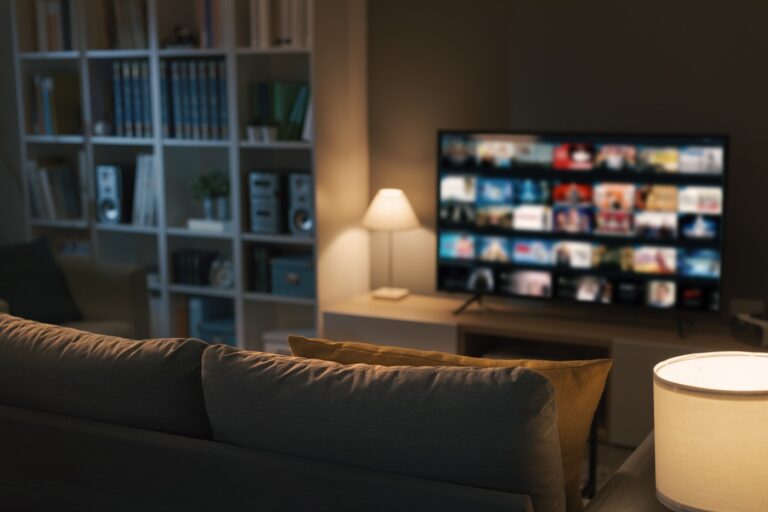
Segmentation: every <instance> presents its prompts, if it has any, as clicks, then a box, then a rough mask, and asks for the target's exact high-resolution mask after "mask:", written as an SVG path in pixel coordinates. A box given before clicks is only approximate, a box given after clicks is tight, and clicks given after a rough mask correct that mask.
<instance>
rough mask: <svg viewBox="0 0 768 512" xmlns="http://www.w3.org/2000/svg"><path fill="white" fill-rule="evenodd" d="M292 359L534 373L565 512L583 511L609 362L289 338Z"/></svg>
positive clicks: (299, 337) (603, 360)
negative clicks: (559, 470)
mask: <svg viewBox="0 0 768 512" xmlns="http://www.w3.org/2000/svg"><path fill="white" fill-rule="evenodd" d="M288 343H289V344H290V346H291V352H292V353H293V355H295V356H299V357H306V358H310V359H322V360H325V361H335V362H337V363H342V364H356V363H364V364H378V365H381V366H475V367H498V366H502V367H504V366H522V367H525V368H530V369H532V370H536V371H538V372H539V373H541V374H543V375H544V376H546V377H547V378H549V380H550V381H551V382H552V385H553V386H554V388H555V397H556V400H557V409H558V422H557V424H558V430H559V432H560V450H561V454H562V458H563V472H564V475H565V494H566V500H567V510H568V512H573V511H578V510H581V509H582V501H581V478H580V474H581V461H582V459H583V457H584V449H585V447H586V444H587V439H588V438H589V428H590V425H591V423H592V418H593V416H594V414H595V410H596V409H597V405H598V403H599V402H600V397H601V396H602V394H603V389H604V388H605V381H606V378H607V377H608V372H609V371H610V370H611V365H612V364H613V363H612V362H611V360H609V359H594V360H584V361H542V360H534V359H485V358H480V357H468V356H460V355H456V354H447V353H443V352H428V351H425V350H415V349H410V348H401V347H388V346H385V345H374V344H370V343H356V342H351V341H345V342H335V341H327V340H321V339H314V338H303V337H301V336H290V337H289V338H288Z"/></svg>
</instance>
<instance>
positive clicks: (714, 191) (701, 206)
mask: <svg viewBox="0 0 768 512" xmlns="http://www.w3.org/2000/svg"><path fill="white" fill-rule="evenodd" d="M678 211H679V212H680V213H706V214H710V215H720V214H721V213H722V212H723V189H721V188H720V187H681V188H680V193H679V194H678Z"/></svg>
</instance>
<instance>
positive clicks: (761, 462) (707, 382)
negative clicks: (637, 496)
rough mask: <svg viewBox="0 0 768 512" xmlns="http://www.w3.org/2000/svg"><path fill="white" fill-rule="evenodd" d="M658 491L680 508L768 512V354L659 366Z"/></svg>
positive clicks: (716, 355) (709, 356)
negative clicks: (764, 511)
mask: <svg viewBox="0 0 768 512" xmlns="http://www.w3.org/2000/svg"><path fill="white" fill-rule="evenodd" d="M653 417H654V429H655V433H654V438H655V445H656V496H657V497H658V498H659V501H661V502H662V503H663V504H665V505H666V506H667V507H669V508H671V509H673V510H681V511H702V510H727V511H733V512H738V511H747V510H750V511H752V510H768V483H767V480H766V479H767V478H768V354H763V353H751V352H709V353H703V354H691V355H687V356H681V357H675V358H672V359H669V360H667V361H664V362H661V363H659V364H657V365H656V367H654V369H653Z"/></svg>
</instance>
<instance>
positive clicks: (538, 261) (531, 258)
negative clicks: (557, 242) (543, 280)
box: [512, 238, 554, 266]
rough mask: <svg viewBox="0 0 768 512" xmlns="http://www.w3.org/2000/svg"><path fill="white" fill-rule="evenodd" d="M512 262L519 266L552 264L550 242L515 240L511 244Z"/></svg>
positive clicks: (552, 256)
mask: <svg viewBox="0 0 768 512" xmlns="http://www.w3.org/2000/svg"><path fill="white" fill-rule="evenodd" d="M512 261H514V262H515V263H518V264H521V265H544V266H551V265H552V264H554V253H553V252H552V242H548V241H546V240H527V239H521V238H516V239H515V240H514V241H513V242H512Z"/></svg>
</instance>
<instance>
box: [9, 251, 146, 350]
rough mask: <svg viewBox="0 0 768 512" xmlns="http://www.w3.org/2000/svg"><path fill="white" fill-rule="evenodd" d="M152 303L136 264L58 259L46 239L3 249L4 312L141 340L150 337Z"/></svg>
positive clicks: (143, 274) (65, 257) (144, 278)
mask: <svg viewBox="0 0 768 512" xmlns="http://www.w3.org/2000/svg"><path fill="white" fill-rule="evenodd" d="M148 304H149V303H148V299H147V283H146V272H145V270H144V268H143V267H140V266H138V265H132V264H121V263H109V262H103V261H94V260H92V259H91V258H86V257H81V256H66V255H64V256H57V257H55V256H54V255H53V254H52V253H51V251H50V249H49V247H48V244H47V242H46V241H45V240H44V239H38V240H35V241H33V242H27V243H22V244H17V245H13V246H5V247H0V313H2V312H5V313H12V314H15V315H19V316H23V317H25V318H31V319H36V320H40V321H44V322H48V323H55V324H60V325H64V326H68V327H73V328H76V329H80V330H83V331H89V332H94V333H99V334H108V335H113V336H121V337H124V338H133V339H141V338H145V337H147V336H148V335H149V305H148Z"/></svg>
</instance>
